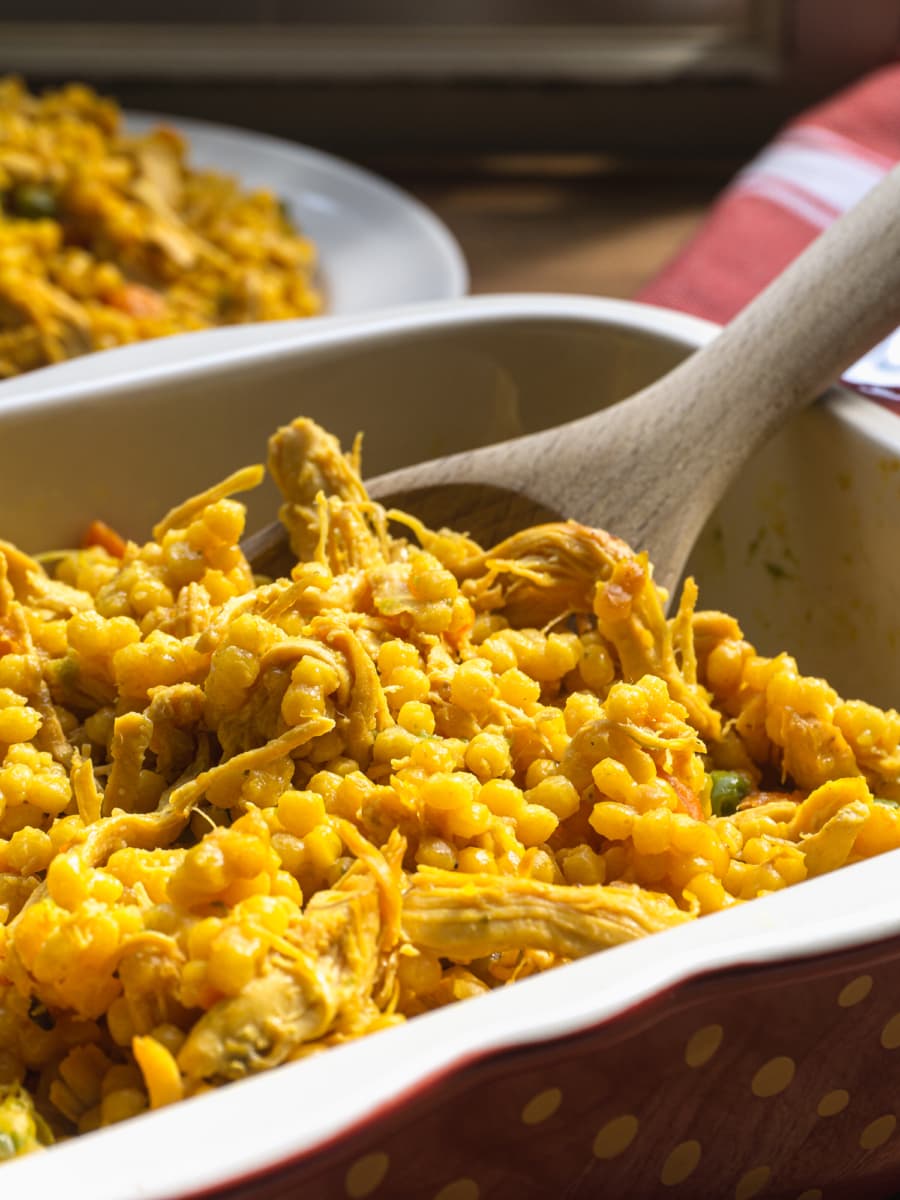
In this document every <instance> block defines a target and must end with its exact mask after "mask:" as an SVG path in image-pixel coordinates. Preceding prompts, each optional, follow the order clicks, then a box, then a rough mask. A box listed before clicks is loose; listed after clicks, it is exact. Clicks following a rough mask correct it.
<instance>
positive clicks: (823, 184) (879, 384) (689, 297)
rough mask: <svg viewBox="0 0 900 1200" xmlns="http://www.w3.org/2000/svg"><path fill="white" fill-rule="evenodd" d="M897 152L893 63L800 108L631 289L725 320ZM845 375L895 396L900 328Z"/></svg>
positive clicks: (897, 81)
mask: <svg viewBox="0 0 900 1200" xmlns="http://www.w3.org/2000/svg"><path fill="white" fill-rule="evenodd" d="M897 161H900V64H897V65H892V66H889V67H884V68H882V69H881V70H879V71H876V72H875V73H874V74H872V75H870V76H867V77H866V78H865V79H863V80H862V81H861V82H859V83H856V84H854V85H852V86H851V87H849V88H847V89H846V90H844V91H842V92H840V93H839V94H838V95H836V96H834V97H832V98H831V99H829V100H827V101H825V102H824V103H822V104H820V105H818V106H816V107H815V108H812V109H810V110H809V111H807V112H805V113H803V114H802V115H801V116H800V117H798V118H797V119H796V120H794V121H792V122H791V123H790V124H789V125H787V126H786V127H785V129H784V130H782V132H781V133H780V134H779V135H778V137H777V138H776V139H775V140H774V141H773V142H772V143H771V144H770V145H768V146H767V147H766V148H765V149H764V150H763V151H762V152H761V153H760V154H759V155H757V157H756V158H755V159H754V160H753V161H752V162H750V163H749V164H748V165H747V166H746V167H744V169H743V170H742V171H740V172H739V173H738V175H737V176H736V177H735V178H734V180H733V181H732V182H731V184H730V185H729V186H728V187H727V188H726V190H725V191H724V192H723V193H722V195H721V196H720V197H719V198H718V200H717V201H716V203H715V204H714V205H713V207H712V209H711V211H710V213H709V216H708V218H707V219H706V221H705V222H704V224H703V225H702V226H701V228H700V230H699V231H698V233H697V234H696V235H695V236H694V237H693V238H692V239H691V241H690V242H689V243H688V245H687V246H686V247H685V248H684V250H682V251H681V253H680V254H679V255H678V256H677V257H676V258H675V259H674V261H673V262H671V263H670V264H669V266H668V267H666V268H665V269H664V270H663V272H662V273H661V274H660V275H659V276H657V278H656V279H654V280H653V281H652V282H651V283H650V284H649V285H648V286H647V287H645V288H644V289H643V291H642V292H641V293H640V294H639V296H638V297H637V298H638V299H639V300H645V301H647V302H648V303H650V304H661V305H664V306H666V307H668V308H678V309H681V310H683V311H685V312H690V313H694V314H695V315H697V316H701V317H707V318H709V319H710V320H713V321H722V322H724V321H728V320H730V318H731V317H733V316H734V314H735V313H737V312H738V311H739V310H740V309H741V308H743V306H744V305H745V304H746V303H747V301H748V300H750V299H751V298H752V297H753V296H754V295H756V293H757V292H758V291H761V290H762V288H763V287H765V285H766V284H767V283H768V282H769V280H770V279H772V278H773V277H774V276H775V275H777V274H778V272H779V271H781V270H782V269H783V268H784V267H785V266H787V264H788V263H789V262H790V261H791V259H792V258H794V257H795V256H796V255H797V254H799V253H800V251H801V250H802V249H803V248H804V247H805V246H806V245H807V243H809V242H811V241H812V240H813V238H814V237H815V236H816V235H817V234H818V233H820V232H821V230H823V229H824V228H825V227H826V226H827V225H828V224H829V223H830V222H831V221H833V220H834V219H835V217H837V216H839V215H840V214H841V213H842V212H844V211H845V210H846V209H848V208H850V207H851V206H852V205H853V204H855V203H856V201H857V200H859V199H860V198H861V197H862V196H863V195H865V193H866V192H867V191H868V190H869V188H871V187H873V186H874V185H875V184H876V183H877V182H878V181H879V179H881V177H882V176H883V175H884V174H885V172H886V171H888V170H889V169H890V168H891V167H892V166H893V165H894V163H895V162H897ZM844 378H845V381H846V382H848V383H851V384H853V386H855V387H857V388H858V389H859V390H861V391H865V392H867V393H868V394H870V395H873V396H876V397H878V398H879V399H883V400H890V401H893V402H895V403H897V404H900V330H898V331H897V332H896V333H894V334H893V335H892V336H891V337H890V338H887V339H886V340H885V341H884V342H882V343H881V345H880V346H877V347H876V348H875V349H874V350H872V351H871V352H870V353H869V354H867V355H866V356H865V358H862V359H860V361H859V362H858V363H855V364H854V365H853V367H851V368H850V370H849V371H847V373H846V374H845V376H844Z"/></svg>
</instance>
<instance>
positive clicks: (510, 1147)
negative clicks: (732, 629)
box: [0, 296, 900, 1200]
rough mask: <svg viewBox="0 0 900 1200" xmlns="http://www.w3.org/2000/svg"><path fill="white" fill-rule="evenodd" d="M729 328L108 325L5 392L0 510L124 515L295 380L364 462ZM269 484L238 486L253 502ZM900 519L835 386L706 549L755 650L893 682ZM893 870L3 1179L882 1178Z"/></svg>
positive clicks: (697, 566) (637, 947)
mask: <svg viewBox="0 0 900 1200" xmlns="http://www.w3.org/2000/svg"><path fill="white" fill-rule="evenodd" d="M714 335H715V327H714V326H711V325H709V324H708V323H706V322H702V321H698V320H695V319H693V318H689V317H685V316H682V315H679V314H675V313H671V312H666V311H663V310H658V309H653V308H649V307H646V306H641V305H636V304H629V303H624V302H618V301H604V300H590V299H583V298H568V297H543V296H533V297H491V298H480V299H468V300H462V301H456V302H449V303H442V304H438V305H434V306H429V307H425V308H419V309H416V310H408V311H405V312H395V313H389V314H385V315H380V316H372V317H365V318H358V319H353V320H346V321H335V322H330V323H322V325H320V326H319V327H317V328H315V329H311V328H310V327H309V326H305V325H302V323H297V324H295V323H286V324H284V325H280V326H270V327H267V329H266V331H265V334H264V336H262V337H261V338H260V339H259V340H254V339H253V338H252V337H248V335H247V333H246V331H242V336H241V337H240V338H239V339H235V340H234V341H233V342H229V340H228V339H227V337H223V336H222V333H221V331H219V332H217V333H215V334H212V335H204V334H199V335H197V334H192V335H187V336H185V337H177V338H171V339H167V340H164V341H160V342H155V343H152V344H150V345H146V346H138V347H133V348H125V349H123V350H118V351H112V352H110V353H108V354H106V355H103V356H101V357H98V358H97V359H96V360H94V364H93V365H94V367H95V368H96V369H95V370H93V371H91V373H90V374H89V375H87V376H86V374H85V372H84V370H83V366H82V365H79V364H72V365H71V368H70V367H69V366H64V367H61V368H56V369H54V372H53V376H52V378H51V375H50V374H49V373H48V374H47V376H46V377H45V378H46V383H45V384H44V385H42V390H41V389H35V390H33V391H32V392H31V394H30V395H29V396H28V397H10V399H8V400H7V401H6V402H5V403H3V404H0V535H2V536H3V537H5V538H8V539H9V540H13V541H16V542H18V543H20V544H21V545H22V547H23V548H25V549H27V550H32V551H34V550H39V549H48V548H51V547H55V546H60V545H63V544H70V543H72V542H74V541H76V540H77V539H78V538H79V536H80V534H81V532H82V530H83V529H84V527H85V525H86V524H87V522H88V521H89V520H90V519H92V518H94V517H101V518H103V519H105V520H107V521H109V522H110V523H111V524H113V525H115V526H116V527H117V528H118V529H120V530H121V531H122V532H123V533H126V534H129V535H131V536H134V537H142V536H144V535H145V534H146V533H147V532H148V530H149V528H150V526H151V524H152V523H153V521H154V520H155V519H157V518H158V516H159V515H160V514H161V513H162V512H164V511H165V510H166V509H167V508H168V507H170V506H171V505H173V504H174V503H176V502H177V501H179V500H181V499H182V498H184V497H185V496H187V495H188V494H191V493H193V492H195V491H197V490H199V489H201V488H202V487H205V486H207V485H208V484H210V483H212V482H214V481H215V480H216V479H217V478H219V477H221V476H223V475H224V474H225V473H226V472H228V471H230V470H232V469H234V468H235V467H237V466H239V465H241V464H244V463H246V462H248V461H259V460H262V459H263V458H264V455H265V444H266V438H267V435H268V434H269V432H270V431H271V430H272V429H274V428H275V427H276V426H277V425H278V424H279V423H282V422H285V421H287V420H289V419H290V418H292V417H293V416H295V415H298V414H300V413H305V414H307V415H309V416H312V417H314V418H316V419H317V420H319V421H321V422H322V423H323V424H325V425H327V426H328V427H329V428H330V429H332V430H333V431H334V432H336V433H337V434H339V435H340V436H341V437H342V438H343V439H345V440H349V439H350V438H351V437H352V435H353V434H354V433H355V432H356V431H357V430H358V429H364V430H365V431H366V436H365V465H366V467H367V470H368V471H369V473H372V474H374V473H377V472H379V471H382V470H385V469H388V468H390V467H394V466H399V465H402V464H405V463H408V462H411V461H414V460H416V459H418V458H422V457H425V456H431V455H435V454H439V453H444V452H447V451H451V450H456V449H462V448H465V447H467V446H473V445H478V444H482V443H484V442H487V441H490V440H495V439H498V438H503V437H507V436H512V435H515V434H517V433H520V432H526V431H529V430H532V429H537V428H540V427H543V426H546V425H548V424H552V423H556V422H559V421H562V420H565V419H567V418H569V417H575V416H578V415H581V414H582V413H584V412H586V411H588V410H589V409H591V408H593V407H594V406H596V405H598V404H605V403H609V402H612V401H614V400H616V399H618V398H620V397H622V396H624V395H627V394H629V393H630V392H632V391H634V390H636V389H637V388H638V387H640V386H641V385H643V384H644V383H646V382H649V381H650V380H651V379H653V378H655V377H656V376H658V375H659V374H660V373H662V372H663V371H665V370H666V369H668V368H669V367H671V366H672V365H673V364H674V363H675V362H677V361H678V360H679V359H680V358H681V357H682V356H683V355H684V354H686V353H688V352H690V351H691V350H692V349H693V348H695V347H696V346H698V345H700V344H701V343H702V342H703V341H705V340H706V339H708V338H710V337H712V336H714ZM601 486H602V480H598V487H601ZM274 505H275V497H274V494H273V492H272V491H271V490H266V489H261V490H260V492H259V493H257V494H254V496H253V497H252V499H251V501H250V507H251V518H250V526H251V528H252V527H253V526H254V525H258V524H261V523H263V522H264V521H266V520H267V519H269V518H270V517H271V514H272V512H273V510H274ZM897 528H900V421H898V420H897V417H896V416H895V415H894V414H893V413H890V412H888V411H887V410H886V409H884V408H881V407H878V406H876V405H873V404H872V403H871V402H869V401H866V400H863V399H860V398H859V397H856V396H854V395H852V394H850V393H848V392H843V391H835V392H833V393H832V394H830V395H829V397H828V398H827V399H826V400H825V401H823V402H821V403H820V404H819V405H817V406H816V407H815V408H814V409H813V410H811V411H810V412H808V413H806V414H804V415H802V416H800V417H797V418H795V419H794V420H793V421H792V422H791V424H790V425H789V427H787V428H786V429H785V430H784V431H783V432H782V433H781V434H780V435H779V436H778V437H777V438H776V439H775V441H774V442H773V443H772V444H771V445H770V446H768V447H767V448H766V449H765V450H764V451H763V452H761V453H760V454H759V455H758V456H757V458H756V459H755V460H754V461H753V462H752V463H751V464H750V465H749V466H748V467H747V469H746V471H745V473H744V475H743V476H742V478H741V479H740V480H738V482H737V483H736V484H735V486H734V487H733V488H732V490H731V492H730V494H729V495H728V496H727V497H726V498H725V500H724V502H723V503H722V505H721V506H720V508H719V510H718V511H717V512H716V514H715V515H714V517H713V519H712V520H711V522H710V524H709V526H708V528H707V530H706V531H705V533H704V535H703V537H702V539H701V542H700V544H699V545H698V547H697V550H696V553H695V554H694V557H693V561H692V564H691V568H690V569H691V570H692V572H694V573H695V574H696V576H697V578H698V580H699V583H700V594H701V604H702V606H704V607H722V608H725V609H727V610H728V611H731V612H733V613H734V614H735V615H737V616H738V617H739V618H740V619H741V621H742V623H743V625H744V628H745V632H746V633H747V635H748V636H749V637H750V638H751V639H752V640H754V641H755V642H757V644H758V646H759V648H760V649H761V650H763V651H765V652H774V651H777V650H780V649H782V648H788V649H790V650H791V651H792V652H794V653H795V654H796V655H797V657H798V658H799V660H800V665H801V668H802V669H803V670H805V671H806V672H807V673H816V674H824V675H825V676H827V677H828V678H829V679H830V680H831V681H832V682H833V683H834V684H835V686H837V687H838V688H839V690H841V691H842V693H843V694H845V695H854V696H856V695H859V696H863V697H865V698H867V699H872V700H874V701H876V702H878V703H881V704H886V705H889V704H891V703H892V702H893V701H894V700H896V698H897V695H898V691H900V661H898V655H897V644H896V643H897V636H898V625H897V621H898V618H897V613H898V611H900V606H898V601H900V568H898V565H897V561H896V557H895V556H894V555H893V554H892V553H891V546H892V544H893V541H894V530H896V529H897ZM896 873H897V858H896V856H895V855H893V854H892V855H885V856H883V857H882V858H881V859H877V860H873V861H871V862H867V863H864V864H859V865H857V866H853V867H850V868H847V869H845V870H844V871H842V872H838V873H836V874H835V875H832V876H826V877H823V878H820V879H817V880H814V881H811V882H808V883H805V884H802V885H800V886H798V887H796V888H794V889H791V890H789V891H787V892H784V893H780V894H779V895H777V896H772V897H768V898H765V899H762V900H758V901H755V902H753V903H752V904H748V905H744V906H742V907H740V908H738V909H736V910H735V909H733V910H730V911H729V912H726V913H722V914H718V915H716V916H711V917H706V918H704V919H703V920H701V921H699V922H696V923H692V924H690V925H687V926H684V927H680V928H678V929H675V930H672V931H670V932H666V933H664V934H660V935H656V936H655V937H653V938H650V939H646V940H644V941H640V942H636V943H632V944H629V945H627V946H623V947H620V948H617V949H615V950H612V951H608V952H606V953H604V954H602V955H598V956H595V957H593V958H590V959H586V960H582V961H580V962H578V963H575V964H573V965H571V966H567V967H563V968H560V969H558V970H556V971H554V972H550V973H548V974H547V975H544V976H540V977H537V978H533V979H529V980H526V981H524V982H522V983H519V984H516V985H515V986H514V987H512V988H508V989H506V990H505V991H503V992H499V993H492V994H491V995H489V996H487V997H484V998H480V999H478V1000H473V1001H470V1002H467V1003H464V1004H460V1005H457V1006H454V1007H451V1008H449V1009H444V1010H441V1011H439V1012H437V1013H433V1014H430V1015H428V1016H425V1017H420V1018H417V1019H416V1020H414V1021H412V1022H410V1023H408V1024H407V1025H405V1026H403V1027H400V1028H398V1029H394V1030H391V1031H389V1032H386V1033H382V1034H379V1035H377V1036H374V1037H372V1038H369V1039H367V1040H364V1041H361V1042H359V1043H355V1044H351V1045H349V1046H345V1047H342V1048H339V1049H334V1050H330V1051H328V1052H327V1053H326V1054H322V1055H319V1056H316V1057H314V1058H311V1059H309V1060H306V1061H304V1062H301V1063H297V1064H294V1065H291V1066H287V1067H284V1068H280V1069H279V1070H277V1071H274V1072H271V1073H270V1074H268V1075H266V1076H263V1077H257V1078H255V1079H252V1080H248V1081H245V1082H243V1083H240V1084H235V1085H232V1086H229V1087H227V1088H224V1089H222V1090H220V1091H218V1092H216V1093H214V1094H210V1095H207V1096H204V1097H201V1098H198V1099H196V1100H192V1101H189V1102H187V1103H185V1104H182V1105H179V1106H176V1107H175V1108H173V1109H167V1110H161V1111H158V1112H155V1113H151V1114H149V1115H146V1116H142V1117H140V1118H136V1119H134V1120H132V1121H130V1122H127V1123H126V1124H124V1125H122V1126H119V1127H116V1128H113V1129H109V1130H104V1131H101V1132H99V1133H96V1134H91V1135H88V1136H85V1137H83V1138H81V1139H78V1140H76V1141H73V1142H70V1143H67V1144H64V1145H61V1146H59V1147H55V1148H53V1149H52V1150H50V1151H47V1152H45V1153H42V1154H38V1155H33V1156H31V1157H30V1158H26V1159H23V1160H21V1161H17V1162H14V1163H12V1164H8V1165H6V1166H4V1167H2V1168H0V1189H2V1195H3V1196H4V1197H5V1196H10V1197H13V1196H14V1197H23V1198H24V1197H28V1198H31V1200H37V1198H41V1200H43V1198H44V1197H51V1196H61V1195H65V1197H66V1200H138V1198H141V1200H174V1198H175V1197H178V1198H182V1197H188V1196H198V1197H199V1196H201V1195H202V1196H210V1197H212V1196H215V1197H217V1198H222V1200H224V1198H225V1197H229V1198H234V1200H236V1198H237V1197H242V1198H243V1197H247V1198H248V1200H249V1197H254V1198H256V1200H262V1198H264V1197H273V1198H274V1197H285V1198H286V1197H288V1196H295V1195H296V1196H300V1195H303V1196H304V1197H305V1196H310V1197H316V1198H318V1197H319V1196H322V1197H331V1196H334V1197H344V1196H347V1197H351V1198H359V1197H363V1196H369V1195H371V1196H374V1197H390V1198H391V1200H394V1198H401V1197H411V1198H412V1197H416V1198H418V1197H422V1198H425V1200H428V1198H430V1197H437V1198H439V1200H477V1198H478V1197H481V1198H482V1200H483V1198H485V1197H494V1196H496V1197H500V1198H505V1197H507V1196H508V1197H510V1198H512V1197H516V1200H530V1198H532V1197H534V1198H537V1197H544V1196H546V1197H554V1198H555V1197H560V1196H571V1197H590V1198H591V1200H593V1198H594V1197H606V1196H609V1197H613V1196H617V1197H618V1196H628V1197H638V1198H640V1197H643V1196H651V1195H656V1194H665V1195H667V1196H668V1195H673V1196H684V1197H701V1196H709V1197H718V1196H732V1195H733V1196H735V1197H737V1198H738V1200H749V1197H750V1196H755V1195H759V1196H798V1195H800V1194H801V1193H802V1194H803V1195H804V1196H806V1197H807V1200H812V1198H813V1197H815V1196H823V1195H824V1196H825V1197H827V1198H829V1200H830V1198H831V1197H840V1196H847V1197H850V1196H862V1195H872V1196H880V1195H885V1196H886V1195H889V1194H890V1193H891V1191H892V1190H893V1188H894V1185H895V1184H896V1183H897V1182H898V1181H900V1145H898V1144H895V1143H896V1142H898V1140H900V1139H897V1138H896V1137H895V1136H894V1130H895V1128H896V1114H895V1113H893V1111H892V1107H893V1106H895V1104H896V1101H895V1100H894V1099H892V1097H893V1096H894V1095H896V1090H897V1089H896V1087H894V1084H893V1080H894V1079H895V1078H896V1077H897V1064H896V1063H894V1060H893V1057H892V1054H891V1051H892V1050H894V1049H895V1047H900V1025H898V1022H897V1021H894V1025H892V1024H891V1021H892V1019H893V1018H894V1017H895V1013H896V1010H897V1009H898V1008H900V905H898V904H897V902H896V901H895V900H894V899H893V893H894V886H895V885H894V880H895V878H896ZM895 1026H897V1028H895ZM704 1039H705V1040H704ZM692 1047H693V1049H692ZM698 1047H700V1048H701V1049H702V1053H701V1052H700V1050H698ZM709 1047H712V1049H711V1050H709V1053H707V1050H708V1049H709ZM897 1058H898V1062H900V1054H898V1055H897ZM766 1071H768V1072H769V1074H768V1075H765V1072H766ZM760 1072H763V1075H760ZM760 1078H764V1080H765V1079H769V1080H774V1083H773V1084H772V1086H771V1087H770V1088H769V1090H768V1091H767V1090H766V1087H768V1086H769V1085H765V1086H764V1085H763V1084H760V1086H759V1087H758V1086H757V1080H758V1079H760ZM775 1084H778V1085H779V1086H777V1087H776V1086H775ZM772 1088H774V1090H772ZM832 1093H834V1094H837V1093H841V1094H842V1095H844V1094H845V1095H846V1097H847V1100H846V1103H844V1104H843V1105H842V1106H841V1107H840V1108H839V1109H836V1110H835V1113H834V1114H832V1112H831V1108H834V1105H835V1104H836V1103H837V1101H836V1100H835V1101H833V1102H832V1103H831V1108H829V1107H828V1106H827V1105H826V1106H825V1107H824V1108H823V1107H822V1105H823V1104H824V1101H823V1100H822V1097H824V1096H826V1095H830V1094H832ZM765 1097H770V1099H767V1100H765V1104H764V1103H763V1101H764V1098H765ZM766 1104H767V1105H768V1107H767V1108H766V1106H765V1105H766ZM817 1106H818V1107H817ZM820 1109H821V1110H822V1111H821V1112H820ZM832 1116H833V1119H832ZM879 1122H880V1124H879ZM892 1122H893V1124H892ZM817 1189H818V1190H817Z"/></svg>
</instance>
